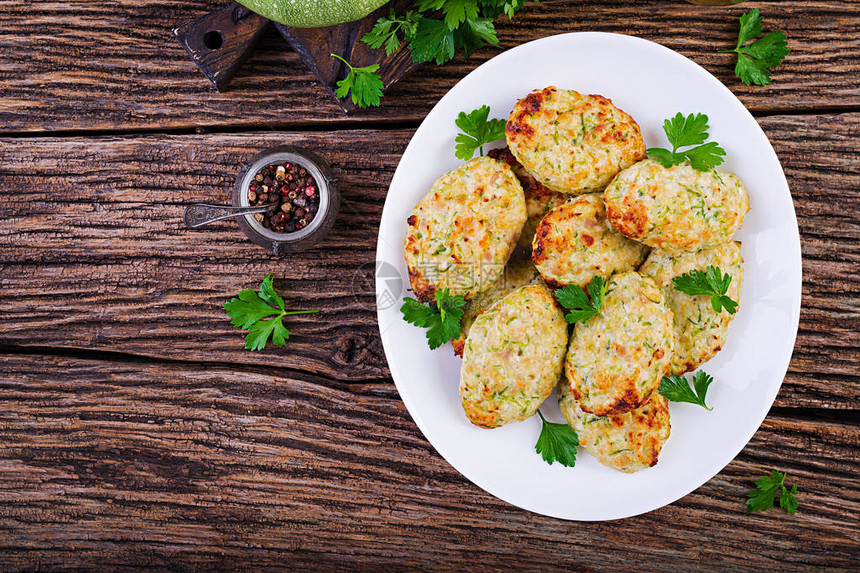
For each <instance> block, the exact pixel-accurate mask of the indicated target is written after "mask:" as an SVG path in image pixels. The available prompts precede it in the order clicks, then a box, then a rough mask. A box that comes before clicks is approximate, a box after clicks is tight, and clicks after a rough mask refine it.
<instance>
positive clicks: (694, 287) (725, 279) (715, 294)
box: [672, 265, 738, 314]
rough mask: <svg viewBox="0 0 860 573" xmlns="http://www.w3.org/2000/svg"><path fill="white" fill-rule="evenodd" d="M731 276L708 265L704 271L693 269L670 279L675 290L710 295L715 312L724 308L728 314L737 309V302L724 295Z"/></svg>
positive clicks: (691, 294) (690, 293) (692, 294)
mask: <svg viewBox="0 0 860 573" xmlns="http://www.w3.org/2000/svg"><path fill="white" fill-rule="evenodd" d="M731 282H732V276H731V275H730V274H728V273H726V274H722V273H721V272H720V268H719V267H715V266H713V265H708V268H707V270H706V271H705V272H702V271H700V270H698V269H693V270H692V271H690V272H688V273H684V274H682V275H681V276H677V277H674V278H673V279H672V286H674V287H675V290H678V291H681V292H683V293H686V294H688V295H690V296H696V295H705V296H710V297H711V307H712V308H713V309H714V311H715V312H720V310H721V309H723V308H725V309H726V312H728V313H729V314H734V313H736V312H737V311H738V303H737V302H735V301H734V300H732V299H731V297H728V296H726V293H727V292H728V290H729V285H730V284H731Z"/></svg>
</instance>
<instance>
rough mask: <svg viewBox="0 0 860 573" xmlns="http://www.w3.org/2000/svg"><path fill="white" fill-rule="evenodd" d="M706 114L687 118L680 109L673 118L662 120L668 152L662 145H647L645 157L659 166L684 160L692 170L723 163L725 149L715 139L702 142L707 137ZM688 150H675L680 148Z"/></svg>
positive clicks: (675, 163) (701, 169) (702, 169)
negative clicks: (658, 163) (670, 149)
mask: <svg viewBox="0 0 860 573" xmlns="http://www.w3.org/2000/svg"><path fill="white" fill-rule="evenodd" d="M708 129H709V127H708V116H707V115H705V114H703V113H697V114H692V113H691V114H690V115H688V116H687V117H684V115H683V114H682V113H681V112H678V113H677V114H675V117H672V118H670V119H667V120H665V121H664V122H663V131H664V132H665V133H666V138H667V139H668V140H669V143H670V144H671V145H672V151H669V150H668V149H663V148H662V147H651V148H649V149H648V150H647V153H648V157H650V158H652V159H656V160H657V161H659V162H660V164H662V165H663V167H672V166H673V165H678V164H680V163H683V162H684V161H688V160H689V162H690V165H691V166H692V167H693V169H696V170H698V171H707V170H709V169H711V168H713V167H716V166H717V165H721V164H722V163H723V156H725V154H726V151H725V150H724V149H723V148H722V147H720V146H719V144H718V143H716V142H715V141H711V142H708V143H705V141H706V140H707V139H708ZM691 145H695V146H696V147H692V148H690V149H686V150H683V151H678V150H679V149H680V148H681V147H689V146H691Z"/></svg>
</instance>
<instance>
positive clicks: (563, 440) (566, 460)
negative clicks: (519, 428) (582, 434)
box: [535, 410, 579, 468]
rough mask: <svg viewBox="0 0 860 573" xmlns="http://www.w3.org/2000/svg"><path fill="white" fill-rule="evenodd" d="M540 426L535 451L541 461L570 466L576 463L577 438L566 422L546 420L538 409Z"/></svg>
mask: <svg viewBox="0 0 860 573" xmlns="http://www.w3.org/2000/svg"><path fill="white" fill-rule="evenodd" d="M538 416H540V419H541V422H542V424H543V425H542V426H541V430H540V436H538V441H537V443H536V444H535V452H537V453H538V454H540V455H541V457H542V458H543V461H545V462H546V463H548V464H549V465H552V464H553V462H558V463H560V464H561V465H563V466H565V467H568V468H572V467H573V466H575V465H576V447H577V446H578V445H579V438H578V437H577V436H576V433H575V432H574V431H573V430H572V429H571V428H570V426H568V425H567V424H557V423H555V422H547V420H546V418H544V417H543V414H541V412H540V410H538Z"/></svg>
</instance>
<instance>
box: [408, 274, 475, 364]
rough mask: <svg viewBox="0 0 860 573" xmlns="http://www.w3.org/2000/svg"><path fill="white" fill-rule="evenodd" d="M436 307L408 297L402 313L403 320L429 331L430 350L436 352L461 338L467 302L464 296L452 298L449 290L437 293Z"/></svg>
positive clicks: (435, 295) (435, 294)
mask: <svg viewBox="0 0 860 573" xmlns="http://www.w3.org/2000/svg"><path fill="white" fill-rule="evenodd" d="M434 297H435V298H436V304H435V305H429V306H428V305H426V304H422V303H420V302H418V301H417V300H415V299H414V298H411V297H406V298H405V299H403V305H402V306H401V307H400V312H401V314H403V320H405V321H406V322H408V323H410V324H414V325H415V326H418V327H421V328H426V329H427V343H428V344H429V345H430V350H435V349H437V348H439V347H440V346H442V345H443V344H445V343H446V342H448V341H449V340H454V339H455V338H457V337H458V336H460V319H461V318H462V317H463V307H464V306H465V305H466V300H465V299H464V298H463V295H459V294H458V295H457V296H451V293H450V291H449V290H448V289H444V290H441V291H438V290H437V291H436V292H435V293H434Z"/></svg>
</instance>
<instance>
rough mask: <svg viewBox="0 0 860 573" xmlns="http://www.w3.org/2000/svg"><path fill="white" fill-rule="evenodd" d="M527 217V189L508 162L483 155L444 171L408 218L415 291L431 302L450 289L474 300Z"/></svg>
mask: <svg viewBox="0 0 860 573" xmlns="http://www.w3.org/2000/svg"><path fill="white" fill-rule="evenodd" d="M525 221H526V202H525V198H524V197H523V188H522V186H521V185H520V182H519V181H518V180H517V178H516V176H514V172H513V171H511V168H510V167H509V166H508V165H506V164H505V163H502V162H501V161H496V160H495V159H491V158H489V157H478V158H475V159H472V160H471V161H469V162H468V163H466V164H465V165H462V166H460V167H458V168H457V169H454V170H452V171H449V172H448V173H445V174H444V175H442V176H441V177H440V178H439V179H437V180H436V182H435V183H434V184H433V186H432V187H431V188H430V191H429V192H428V193H427V195H425V196H424V198H423V199H421V201H420V202H419V203H418V204H417V205H416V206H415V210H414V211H413V212H412V215H411V216H410V217H409V218H408V219H407V221H406V222H407V224H408V225H409V227H408V229H407V231H406V244H405V249H404V250H405V255H406V264H407V268H408V270H409V282H410V283H411V285H412V290H413V291H414V292H415V295H416V296H417V297H418V299H419V300H421V301H424V302H428V301H432V300H433V295H434V293H435V292H436V291H437V290H440V289H445V288H447V289H450V291H451V294H452V295H458V294H459V295H463V296H465V297H466V299H470V298H472V297H474V296H475V295H477V294H478V293H480V292H482V291H484V290H487V289H489V288H490V287H492V285H493V284H495V283H496V281H498V280H499V277H500V276H501V275H502V271H503V270H504V268H505V264H506V263H507V261H508V258H509V257H510V255H511V252H512V251H513V249H514V247H515V246H516V243H517V239H519V236H520V232H521V231H522V228H523V224H524V223H525Z"/></svg>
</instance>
